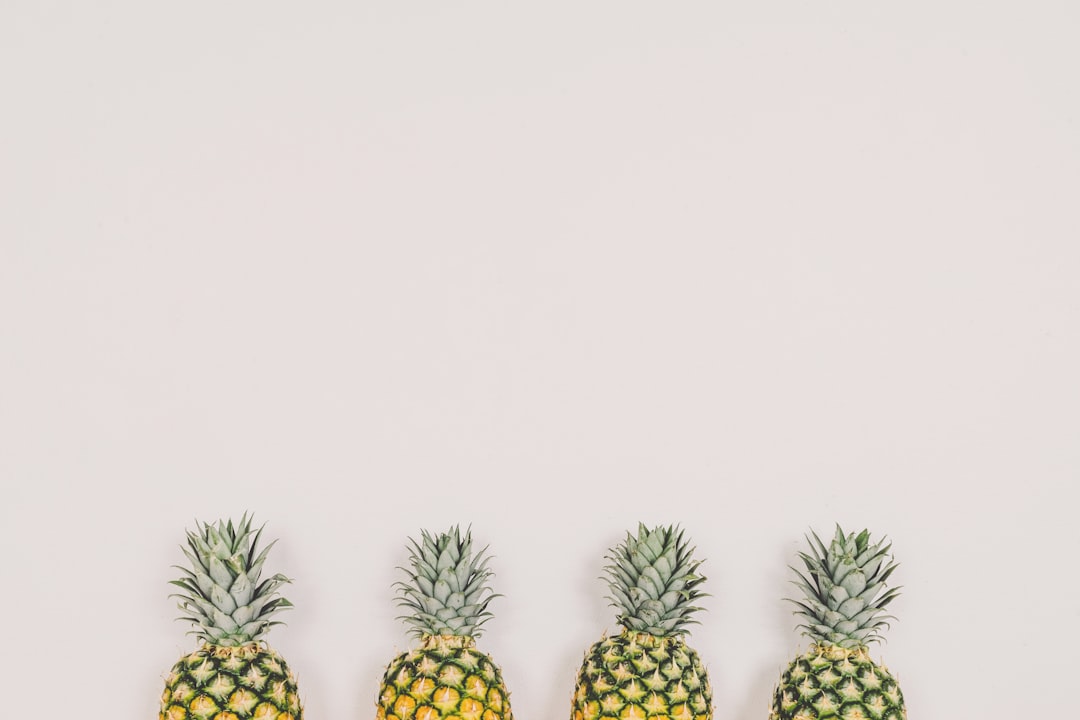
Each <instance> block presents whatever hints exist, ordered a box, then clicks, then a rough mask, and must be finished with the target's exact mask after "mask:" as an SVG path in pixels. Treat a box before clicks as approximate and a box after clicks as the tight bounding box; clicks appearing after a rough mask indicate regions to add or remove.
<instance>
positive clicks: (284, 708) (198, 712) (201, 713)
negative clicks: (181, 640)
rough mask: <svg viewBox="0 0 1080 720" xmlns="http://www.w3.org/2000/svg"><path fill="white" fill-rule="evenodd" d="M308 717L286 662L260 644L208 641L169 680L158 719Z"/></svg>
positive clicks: (290, 719)
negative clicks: (232, 643)
mask: <svg viewBox="0 0 1080 720" xmlns="http://www.w3.org/2000/svg"><path fill="white" fill-rule="evenodd" d="M246 718H252V719H253V720H303V709H302V708H301V706H300V699H299V696H298V694H297V691H296V679H295V678H294V676H293V674H292V672H291V671H290V670H289V667H288V665H286V664H285V660H284V659H283V658H282V657H281V656H280V655H278V654H277V653H276V652H274V651H273V650H271V649H270V648H268V647H266V646H265V645H259V644H257V643H250V644H248V645H242V646H239V647H235V646H230V647H222V646H214V645H210V644H204V645H203V646H202V647H200V648H199V649H198V650H196V651H195V652H193V653H191V654H189V655H186V656H184V657H183V658H181V659H180V660H179V661H178V662H177V663H176V664H175V665H174V666H173V668H172V671H171V672H170V673H169V675H168V677H167V679H166V685H165V692H164V693H163V694H162V697H161V711H160V713H159V715H158V719H159V720H202V719H205V720H245V719H246Z"/></svg>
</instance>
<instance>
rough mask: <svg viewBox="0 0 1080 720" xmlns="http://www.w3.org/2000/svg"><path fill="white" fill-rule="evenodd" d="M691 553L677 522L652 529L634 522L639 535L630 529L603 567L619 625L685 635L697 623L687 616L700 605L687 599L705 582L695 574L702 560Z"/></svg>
mask: <svg viewBox="0 0 1080 720" xmlns="http://www.w3.org/2000/svg"><path fill="white" fill-rule="evenodd" d="M693 553H694V548H692V547H690V546H689V541H687V540H686V539H685V538H684V535H683V531H682V530H680V529H679V528H678V526H668V527H662V526H661V527H656V528H653V529H651V530H650V529H648V528H646V527H645V525H644V524H642V523H638V534H637V537H634V536H633V535H632V534H631V533H629V532H628V533H627V534H626V540H624V541H623V543H622V544H621V545H618V546H616V547H614V548H612V549H611V552H610V554H609V555H607V556H606V558H607V559H608V560H611V564H610V565H607V566H605V567H604V572H605V573H606V574H607V578H605V579H606V580H607V582H608V586H609V587H610V589H611V595H610V596H608V599H609V600H611V604H612V605H613V606H614V607H616V608H618V609H619V611H620V612H619V616H618V621H619V624H620V625H622V626H623V627H624V628H626V629H627V630H631V631H634V632H640V633H647V634H649V635H655V636H658V637H669V636H677V635H685V634H687V633H688V632H689V630H688V629H687V628H686V627H685V626H686V625H689V624H693V623H696V622H697V621H696V620H692V619H690V615H691V614H692V613H694V612H696V611H698V610H700V609H701V608H699V607H695V606H694V605H691V603H692V602H694V600H696V599H697V598H699V597H702V596H703V595H704V593H702V592H701V591H700V590H698V589H697V588H698V586H699V585H700V584H701V583H702V582H704V581H705V578H704V576H702V575H698V574H697V569H698V566H700V565H701V562H702V561H700V560H693V559H692V555H693Z"/></svg>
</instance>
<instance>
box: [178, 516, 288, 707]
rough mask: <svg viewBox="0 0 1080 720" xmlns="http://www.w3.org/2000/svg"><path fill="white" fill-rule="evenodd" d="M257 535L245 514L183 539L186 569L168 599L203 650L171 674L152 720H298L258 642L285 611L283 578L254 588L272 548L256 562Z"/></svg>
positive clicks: (277, 667)
mask: <svg viewBox="0 0 1080 720" xmlns="http://www.w3.org/2000/svg"><path fill="white" fill-rule="evenodd" d="M261 533H262V528H259V529H258V530H254V531H253V530H252V528H251V519H250V518H249V517H248V516H247V514H246V513H245V515H244V517H243V518H242V519H241V520H240V523H239V524H238V525H234V524H233V522H232V521H231V520H229V521H228V522H225V521H219V522H218V523H217V524H216V525H210V524H205V523H199V524H198V532H190V531H189V532H188V547H187V548H184V554H185V555H187V557H188V560H190V561H191V567H190V568H178V569H180V570H182V571H183V573H184V576H183V577H182V578H181V579H179V580H173V581H172V584H173V585H176V586H178V587H180V588H182V589H183V593H177V594H176V595H175V597H179V598H180V603H179V605H178V607H179V608H180V609H181V610H182V611H183V612H185V613H186V615H185V616H184V617H181V618H179V619H181V620H187V621H190V622H191V623H193V624H194V625H195V626H196V629H195V630H193V631H192V633H191V634H194V635H197V636H198V637H199V638H201V639H202V645H201V646H200V647H199V648H198V649H197V650H195V651H194V652H193V653H191V654H190V655H187V656H186V657H183V658H181V659H180V661H179V662H177V663H176V665H174V666H173V669H172V672H170V673H169V676H168V678H167V679H166V681H165V692H164V694H163V695H162V697H161V713H160V714H159V716H158V718H159V720H189V719H190V720H246V718H254V719H256V720H302V718H303V711H302V710H301V707H300V700H299V697H298V695H297V690H296V681H295V679H294V678H293V675H292V673H291V672H290V671H289V668H288V666H287V665H286V664H285V661H284V660H283V659H282V658H281V656H280V655H278V654H277V653H276V652H274V651H273V650H271V649H270V648H269V647H268V646H267V645H266V644H265V643H264V642H261V641H260V638H261V637H262V636H263V635H264V634H265V633H266V631H267V630H268V629H269V628H270V627H271V626H273V625H279V624H280V623H279V622H277V621H271V620H270V618H271V617H272V616H273V615H274V614H275V613H277V612H279V611H281V610H284V609H286V608H289V607H292V603H290V602H289V601H288V600H286V599H285V598H283V597H280V596H278V594H277V588H278V587H279V586H280V585H282V584H283V583H287V582H289V579H288V578H286V577H285V576H284V575H280V574H278V575H274V576H273V577H270V578H267V579H266V580H263V581H262V582H260V581H259V576H260V575H261V573H262V567H263V561H264V560H265V559H266V554H267V552H269V550H270V548H271V547H272V546H273V544H274V543H273V542H272V543H270V545H267V546H266V548H264V549H263V550H262V552H259V553H258V554H256V553H257V550H256V548H257V546H258V543H259V536H260V534H261ZM275 542H276V541H275Z"/></svg>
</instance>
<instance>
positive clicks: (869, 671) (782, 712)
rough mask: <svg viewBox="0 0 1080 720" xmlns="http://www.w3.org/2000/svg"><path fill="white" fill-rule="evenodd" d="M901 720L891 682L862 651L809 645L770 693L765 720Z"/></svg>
mask: <svg viewBox="0 0 1080 720" xmlns="http://www.w3.org/2000/svg"><path fill="white" fill-rule="evenodd" d="M834 717H836V718H844V720H849V719H851V720H854V719H855V718H867V719H868V720H869V719H873V720H906V718H907V710H906V708H905V707H904V696H903V693H901V692H900V686H899V684H898V683H897V682H896V678H894V677H893V676H892V674H891V673H890V672H889V671H888V669H886V668H885V667H884V666H882V665H878V664H876V663H875V662H874V661H873V660H872V659H871V658H870V655H869V653H868V652H867V651H866V648H843V647H839V646H836V645H832V646H825V645H814V646H812V647H811V648H810V649H809V650H807V651H806V652H805V653H803V654H802V655H800V656H799V657H797V658H795V659H794V660H793V661H792V662H791V664H790V665H788V667H787V669H786V670H785V671H784V674H783V675H782V676H781V678H780V683H779V684H778V685H777V686H776V689H775V690H774V692H773V700H772V706H771V709H770V712H769V720H811V719H815V720H816V719H820V718H834Z"/></svg>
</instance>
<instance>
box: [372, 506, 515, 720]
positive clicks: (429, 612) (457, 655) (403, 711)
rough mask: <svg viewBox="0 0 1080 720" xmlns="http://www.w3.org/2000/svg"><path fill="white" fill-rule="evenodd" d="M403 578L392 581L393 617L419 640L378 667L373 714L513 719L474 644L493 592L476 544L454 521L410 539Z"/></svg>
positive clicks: (495, 676) (497, 674)
mask: <svg viewBox="0 0 1080 720" xmlns="http://www.w3.org/2000/svg"><path fill="white" fill-rule="evenodd" d="M410 561H411V563H410V564H411V568H412V569H411V570H410V569H405V572H406V574H407V576H408V580H406V581H401V582H398V583H397V587H398V589H399V602H398V604H399V605H401V606H403V607H405V608H406V609H407V613H406V614H405V615H404V616H402V617H401V619H402V620H404V621H405V622H406V624H408V625H409V626H410V627H411V628H412V633H413V634H414V635H415V636H417V637H418V638H419V639H420V646H419V647H417V648H415V649H412V650H408V651H406V652H403V653H401V654H400V655H398V656H397V657H396V658H394V660H393V661H392V662H391V663H390V664H389V665H388V666H387V668H386V672H385V673H384V674H383V679H382V683H381V684H380V687H379V694H378V697H377V698H376V702H375V717H376V720H414V719H415V720H513V714H512V712H511V710H510V693H509V692H507V689H506V684H505V683H504V682H503V677H502V671H501V670H500V669H499V666H498V665H496V664H495V662H494V661H493V660H492V659H491V658H490V657H489V656H488V655H486V654H485V653H483V652H481V651H480V650H478V649H477V647H476V638H477V637H479V636H480V627H481V625H483V624H484V623H485V622H486V621H487V620H488V618H490V617H491V613H490V612H488V610H487V606H488V603H489V602H490V601H491V599H492V598H493V597H495V595H494V594H493V593H492V590H491V588H490V586H489V582H488V579H489V577H490V576H491V574H492V573H491V571H490V570H488V569H487V558H486V557H485V555H484V551H483V550H481V551H480V552H477V553H474V552H473V549H472V537H471V533H469V532H465V533H464V534H462V532H461V530H460V529H459V528H457V527H453V528H451V529H450V530H449V531H448V532H445V533H441V534H438V535H433V534H430V533H428V532H427V531H423V532H422V535H421V541H420V542H415V541H411V556H410Z"/></svg>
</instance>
